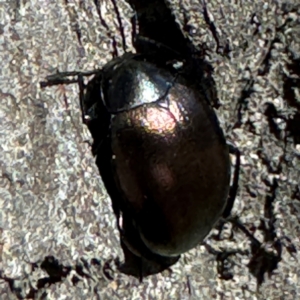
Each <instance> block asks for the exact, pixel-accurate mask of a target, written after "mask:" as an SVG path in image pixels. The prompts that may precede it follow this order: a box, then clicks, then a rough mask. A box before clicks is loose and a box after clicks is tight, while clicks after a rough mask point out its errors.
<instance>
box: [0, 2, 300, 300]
mask: <svg viewBox="0 0 300 300" xmlns="http://www.w3.org/2000/svg"><path fill="white" fill-rule="evenodd" d="M207 2H211V3H210V4H208V7H207V8H208V11H209V18H210V20H213V21H214V24H215V26H216V29H217V35H218V38H219V40H220V43H221V45H223V46H224V47H225V46H226V43H228V44H229V45H230V49H231V52H230V54H229V56H230V57H229V58H228V57H225V56H222V55H219V54H217V53H216V51H215V50H216V42H215V39H214V38H213V35H212V32H211V30H210V29H209V28H208V26H207V22H205V20H204V17H203V13H202V9H201V4H200V1H194V0H185V1H178V0H174V1H170V5H171V7H172V10H173V11H174V14H175V15H176V17H177V19H178V23H179V24H181V25H182V24H184V20H185V19H187V20H188V24H189V25H190V27H189V28H190V32H189V33H190V38H191V39H193V41H194V43H195V44H199V43H203V42H205V43H206V45H207V46H208V47H209V49H210V52H209V53H208V54H209V55H208V57H207V59H209V60H210V61H211V63H212V65H213V66H214V68H215V75H214V77H215V80H216V82H217V87H218V91H219V98H220V101H221V103H222V106H221V108H220V109H219V110H218V112H217V113H218V116H219V117H220V120H221V123H222V126H223V128H224V130H225V131H226V134H227V136H228V138H229V139H230V140H232V141H233V142H234V143H235V145H236V146H238V148H239V149H240V151H241V153H242V165H241V175H240V177H241V178H240V189H239V193H238V197H237V199H236V202H235V206H234V209H233V215H237V216H239V218H240V221H241V223H242V224H243V225H244V226H245V227H246V228H247V229H248V230H249V231H250V232H251V233H252V234H253V235H254V236H255V238H256V239H257V241H259V242H260V243H261V245H260V246H261V247H258V248H255V247H254V246H253V239H252V240H251V238H250V237H248V236H247V235H246V234H245V233H244V232H242V231H241V230H239V229H236V228H232V225H231V223H226V224H225V225H226V226H225V228H224V229H223V230H222V233H221V239H220V240H219V241H217V240H216V239H214V238H213V237H214V233H215V231H213V232H212V235H211V238H209V239H208V241H207V244H208V246H207V247H212V248H213V249H214V250H211V251H210V252H211V253H209V252H208V251H207V249H206V248H205V247H204V246H199V247H197V248H196V249H194V250H192V251H190V252H189V253H187V254H186V255H183V257H182V258H181V260H180V261H179V262H178V263H177V264H176V265H175V266H174V267H172V272H169V271H165V272H163V273H162V274H159V275H156V276H150V277H148V278H146V279H145V280H144V282H143V283H142V284H139V282H138V281H137V280H136V279H135V278H132V277H128V276H125V275H123V274H121V273H119V272H118V271H116V270H115V267H114V264H113V262H112V261H113V260H115V259H116V258H117V257H119V258H120V260H122V259H123V256H122V255H123V254H122V251H121V249H120V246H119V236H118V231H117V228H116V223H115V218H114V215H113V212H112V209H111V204H110V199H109V198H108V197H107V194H106V192H105V189H104V188H103V184H102V182H101V178H100V176H99V174H98V170H97V168H96V166H95V163H94V158H93V157H92V155H91V152H90V147H89V145H88V143H86V142H85V141H86V140H89V139H90V136H89V133H88V131H87V129H86V128H85V127H84V126H83V125H82V124H81V116H80V110H79V105H78V89H77V86H76V85H70V86H56V87H51V88H47V89H44V90H41V89H40V87H39V82H40V81H41V80H44V78H45V76H46V75H49V74H52V73H54V72H55V71H56V69H59V70H60V71H70V70H90V69H94V68H95V67H97V68H101V67H102V66H103V65H104V64H105V63H106V62H107V61H109V60H110V59H111V57H112V56H111V53H112V44H111V36H115V38H116V39H117V41H118V43H119V45H118V47H119V49H120V53H122V50H121V39H120V34H119V27H118V22H117V21H116V14H115V11H114V10H113V7H112V4H111V2H110V1H109V0H106V1H103V2H101V3H102V4H101V14H102V17H103V19H104V20H105V21H106V23H107V24H108V28H105V27H104V26H103V24H101V22H100V21H99V16H98V14H97V10H96V8H95V5H94V3H93V1H92V0H86V1H79V0H78V1H49V0H48V1H47V0H30V1H18V0H10V1H5V2H4V1H0V124H1V127H0V128H1V129H0V208H1V211H0V233H1V237H0V255H1V256H0V277H1V279H0V295H1V296H0V298H1V300H2V299H3V300H4V299H18V298H19V299H21V298H23V297H27V298H30V299H284V300H286V299H297V298H299V297H300V296H299V295H300V280H299V276H300V268H299V259H300V255H299V250H300V249H299V247H300V242H299V236H300V226H299V221H300V204H299V203H300V202H299V201H300V191H299V189H300V188H299V178H300V163H299V157H300V141H299V140H297V139H296V138H294V139H293V138H292V137H288V133H287V130H286V129H290V131H291V128H289V127H288V128H287V126H290V125H287V124H290V123H289V122H288V121H289V120H293V118H294V119H296V117H298V116H299V111H300V90H299V85H300V80H299V74H300V72H299V68H300V66H299V62H300V7H299V4H300V3H299V0H294V1H290V4H285V3H284V2H281V1H275V0H268V1H207ZM179 3H180V4H179ZM118 6H119V10H120V12H121V15H122V18H123V26H124V28H125V32H126V37H127V45H129V48H130V42H131V36H130V34H131V33H130V32H131V27H130V26H131V25H130V22H129V18H130V16H131V15H132V13H133V11H132V10H131V8H130V7H129V6H128V5H127V4H126V3H124V2H123V1H119V0H118ZM297 59H298V60H297ZM297 70H298V71H297ZM297 72H298V73H297ZM249 89H250V91H251V92H250V93H248V94H247V91H249ZM242 95H244V96H243V97H242ZM239 103H240V105H238V104H239ZM271 104H272V105H273V106H272V105H271ZM272 111H273V114H270V112H272ZM239 112H240V113H241V118H240V122H238V113H239ZM299 123H300V122H299ZM234 124H235V125H236V126H233V125H234ZM293 130H294V131H293ZM293 130H292V131H293V132H294V135H296V134H297V131H299V130H300V129H298V128H297V127H296V128H295V129H293ZM295 132H296V133H295ZM233 158H234V157H233ZM286 237H287V238H286ZM251 241H252V244H251ZM251 246H252V248H251ZM228 251H232V253H233V254H232V255H230V256H229V257H228V258H227V259H225V263H226V264H227V265H226V264H225V271H224V272H223V273H226V270H227V269H226V268H228V270H229V271H228V272H227V273H229V274H231V275H233V278H232V279H229V280H225V279H224V278H223V279H222V278H220V274H219V275H218V272H217V260H216V258H218V259H219V260H220V261H221V260H222V258H224V257H225V256H224V255H225V254H226V253H228ZM212 253H215V254H217V253H219V255H217V256H216V255H215V254H212ZM221 253H223V256H222V255H221ZM266 254H267V255H266ZM51 256H53V257H54V258H55V259H57V261H58V266H57V267H56V268H55V267H54V268H53V269H54V270H52V269H51V268H49V267H45V266H46V265H47V264H46V262H47V261H48V265H49V262H51V259H50V258H49V259H48V260H47V259H46V260H45V257H51ZM52 262H53V261H52ZM277 263H278V265H277ZM50 265H51V263H50ZM53 265H55V264H52V266H53ZM274 265H275V266H276V268H274ZM59 266H61V267H59ZM219 266H220V265H219ZM108 269H109V273H110V274H111V275H109V276H108V274H107V273H108V271H107V270H108ZM219 269H220V268H219ZM57 270H59V272H57ZM268 271H270V274H268ZM58 273H60V274H63V275H64V276H62V277H59V276H58V275H57V274H58ZM219 273H220V272H219ZM258 273H261V274H263V275H264V281H263V282H262V283H261V284H259V283H258V281H259V280H258V279H259V276H258ZM229 277H230V276H229ZM51 280H52V281H51Z"/></svg>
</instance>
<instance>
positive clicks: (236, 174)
mask: <svg viewBox="0 0 300 300" xmlns="http://www.w3.org/2000/svg"><path fill="white" fill-rule="evenodd" d="M228 147H229V153H230V154H234V155H235V157H236V161H235V167H234V173H233V182H232V185H231V187H230V190H229V197H228V200H227V204H226V207H225V209H224V211H223V218H224V219H227V218H228V217H229V215H230V212H231V210H232V207H233V205H234V201H235V198H236V195H237V191H238V187H239V174H240V164H241V159H240V157H241V153H240V150H239V149H238V148H237V147H235V146H233V145H232V144H229V143H228Z"/></svg>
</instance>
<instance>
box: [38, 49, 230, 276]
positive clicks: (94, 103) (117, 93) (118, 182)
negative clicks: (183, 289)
mask: <svg viewBox="0 0 300 300" xmlns="http://www.w3.org/2000/svg"><path fill="white" fill-rule="evenodd" d="M186 65H187V67H183V68H181V69H180V68H179V69H178V67H177V66H176V64H174V63H170V62H169V61H168V60H167V59H166V60H159V61H158V60H156V59H155V58H153V57H151V56H147V55H145V54H133V53H125V54H124V55H122V56H121V57H117V58H114V59H113V60H112V61H110V62H108V63H107V64H106V65H105V66H104V67H103V69H102V70H100V71H96V72H95V76H94V78H93V79H92V80H91V81H89V83H88V85H87V86H85V85H84V83H83V75H91V73H88V74H83V73H78V74H77V75H78V83H79V86H80V104H81V109H82V114H83V122H84V123H85V124H86V125H87V126H88V128H89V130H90V132H91V134H92V137H93V140H94V142H93V146H92V151H93V154H94V155H95V156H96V164H97V166H98V168H99V171H100V175H101V177H102V180H103V182H104V185H105V187H106V189H107V191H108V194H109V196H110V197H111V200H112V205H113V210H114V213H115V215H116V217H117V224H118V229H119V231H120V238H121V245H122V248H123V251H124V254H125V263H124V264H123V265H120V270H121V271H123V272H124V273H127V274H131V275H134V276H138V277H139V278H140V279H141V278H142V277H144V276H147V275H150V274H155V273H158V272H161V271H162V270H164V269H166V268H168V267H169V266H171V265H173V264H174V263H175V262H177V261H178V259H179V257H180V255H181V254H182V253H185V252H187V251H188V250H190V249H192V248H194V247H195V246H196V245H198V244H199V243H200V242H201V241H203V239H204V238H205V236H206V235H207V234H208V233H209V231H210V230H211V229H212V227H213V226H214V225H215V223H216V222H217V221H218V220H219V219H220V217H221V216H222V214H223V212H224V210H225V207H226V204H227V199H228V194H229V187H230V176H231V172H230V168H231V163H230V156H229V147H228V145H227V143H226V140H225V137H224V134H223V131H222V129H221V127H220V125H219V122H218V119H217V117H216V114H215V112H214V110H213V108H212V106H211V105H210V100H211V99H208V95H209V93H207V90H208V89H209V87H205V86H202V85H201V83H199V82H201V81H200V80H195V74H200V73H199V72H198V71H197V72H196V73H193V72H192V70H193V67H191V64H186ZM191 74H192V75H191ZM62 75H63V76H65V75H75V73H65V74H62ZM57 78H58V77H56V76H52V77H51V76H50V77H48V82H46V83H42V86H47V85H52V84H58V83H63V80H61V79H57ZM70 82H76V80H75V81H72V80H71V81H68V82H66V81H64V83H70ZM212 100H215V99H212Z"/></svg>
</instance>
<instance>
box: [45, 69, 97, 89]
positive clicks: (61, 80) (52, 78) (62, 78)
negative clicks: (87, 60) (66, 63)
mask: <svg viewBox="0 0 300 300" xmlns="http://www.w3.org/2000/svg"><path fill="white" fill-rule="evenodd" d="M99 72H101V71H100V70H93V71H87V72H79V71H71V72H61V73H60V72H58V73H56V74H52V75H49V76H47V77H46V81H41V82H40V87H41V88H45V87H48V86H53V85H59V84H73V83H78V76H82V77H84V76H86V77H88V76H92V75H95V74H98V73H99ZM75 76H76V77H77V78H76V79H68V77H75Z"/></svg>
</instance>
